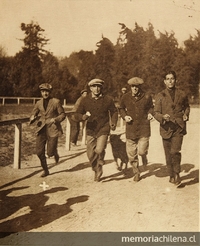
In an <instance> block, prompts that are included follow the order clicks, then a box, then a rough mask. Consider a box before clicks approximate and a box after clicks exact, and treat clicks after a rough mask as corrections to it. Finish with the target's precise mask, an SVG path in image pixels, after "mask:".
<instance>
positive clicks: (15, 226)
mask: <svg viewBox="0 0 200 246" xmlns="http://www.w3.org/2000/svg"><path fill="white" fill-rule="evenodd" d="M26 188H28V187H27V186H26V187H17V188H12V189H8V190H3V191H1V192H0V197H1V200H2V201H1V203H0V207H1V215H0V219H5V218H7V217H8V216H10V215H12V214H14V213H15V212H17V211H18V210H20V209H22V208H24V207H27V206H28V207H29V208H30V210H31V211H29V212H27V213H26V214H23V215H20V216H17V217H15V218H13V219H9V220H7V221H5V222H2V223H0V232H1V237H4V236H7V235H9V234H12V233H14V232H20V231H30V230H32V229H35V228H38V227H41V226H43V225H46V224H48V223H51V222H53V221H54V220H56V219H59V218H61V217H62V216H65V215H67V214H68V213H70V212H72V211H73V210H72V208H71V206H72V205H73V204H77V203H81V202H86V201H87V200H88V198H89V196H87V195H82V196H77V197H72V198H68V199H66V202H65V203H64V204H61V205H59V204H50V205H45V204H46V202H47V201H48V200H49V196H48V194H50V193H57V192H59V191H65V190H68V188H65V187H58V188H52V189H50V190H46V191H43V192H40V193H37V194H26V195H22V196H8V194H9V193H11V192H12V191H14V190H19V189H26ZM63 199H64V198H63ZM64 200H65V199H64ZM4 232H5V233H4Z"/></svg>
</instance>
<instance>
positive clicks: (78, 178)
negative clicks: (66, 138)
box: [0, 108, 199, 245]
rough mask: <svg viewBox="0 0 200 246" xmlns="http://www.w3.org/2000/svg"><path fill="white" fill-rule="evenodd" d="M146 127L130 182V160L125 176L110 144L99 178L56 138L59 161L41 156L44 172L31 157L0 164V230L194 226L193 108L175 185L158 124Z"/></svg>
mask: <svg viewBox="0 0 200 246" xmlns="http://www.w3.org/2000/svg"><path fill="white" fill-rule="evenodd" d="M151 126H152V136H151V139H150V148H149V155H148V161H149V163H148V165H147V167H146V168H143V167H142V166H140V169H141V180H140V181H139V182H137V183H135V182H134V181H133V177H132V172H131V167H130V166H129V167H128V168H129V169H128V172H127V174H126V175H124V173H123V172H120V171H118V170H117V169H116V167H115V164H114V161H113V156H112V153H111V147H110V144H109V143H108V146H107V150H106V157H105V160H106V163H105V165H104V167H103V176H102V179H101V181H100V182H98V183H97V182H94V181H93V179H94V173H93V171H92V170H91V167H90V166H89V163H88V159H87V156H86V148H85V146H81V145H79V146H78V147H73V149H71V150H70V151H67V150H66V149H65V146H64V145H63V144H60V145H59V148H58V150H59V153H60V162H59V163H58V164H57V165H55V163H54V159H52V158H50V159H48V165H49V170H50V175H49V176H47V177H45V178H41V177H40V175H41V167H40V165H39V162H38V159H37V157H36V156H35V155H32V156H30V157H29V159H28V160H26V161H23V162H22V167H21V169H13V167H12V165H8V166H1V167H0V204H1V205H0V232H20V231H26V232H27V231H29V232H149V231H151V232H162V231H164V232H198V231H199V109H198V108H193V109H192V110H191V116H190V121H189V123H188V127H187V130H188V134H187V135H186V136H185V137H184V142H183V147H182V165H181V168H182V171H181V174H180V175H181V179H182V184H181V185H180V186H179V187H176V186H174V185H173V184H171V183H169V177H168V176H167V172H166V166H165V158H164V152H163V147H162V142H161V137H160V135H159V125H158V123H157V122H156V121H155V120H153V121H152V123H151ZM122 132H124V130H123V129H120V128H118V129H117V130H116V133H122ZM122 139H125V136H124V134H123V135H122ZM140 165H141V164H140ZM43 182H45V183H44V184H45V185H48V187H46V188H45V187H42V184H43ZM15 235H16V234H15V233H14V234H10V235H9V234H8V235H7V237H4V238H2V239H0V245H3V244H4V245H5V240H6V241H7V242H9V240H10V241H12V240H13V237H14V236H15ZM1 240H3V244H1Z"/></svg>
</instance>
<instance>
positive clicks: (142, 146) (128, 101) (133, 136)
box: [119, 77, 153, 182]
mask: <svg viewBox="0 0 200 246" xmlns="http://www.w3.org/2000/svg"><path fill="white" fill-rule="evenodd" d="M143 83H144V81H143V79H141V78H138V77H133V78H131V79H129V80H128V85H129V86H130V87H131V91H130V92H127V93H126V94H124V95H123V96H122V98H121V101H120V106H119V112H120V115H121V117H122V118H123V119H124V120H125V122H126V151H127V155H128V158H129V162H130V164H131V165H132V168H133V173H134V179H133V180H134V181H136V182H138V181H139V180H140V171H139V157H138V155H140V156H141V157H142V163H143V165H144V166H145V165H147V163H148V161H147V153H148V147H149V137H150V133H151V132H150V119H151V118H153V117H152V114H153V101H152V98H151V96H150V95H148V94H146V93H144V92H143V90H142V88H141V85H142V84H143Z"/></svg>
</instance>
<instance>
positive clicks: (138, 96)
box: [127, 91, 145, 101]
mask: <svg viewBox="0 0 200 246" xmlns="http://www.w3.org/2000/svg"><path fill="white" fill-rule="evenodd" d="M127 94H129V95H130V97H131V99H135V100H136V101H138V100H140V99H141V98H143V97H144V95H145V94H144V92H143V91H140V92H139V94H138V95H137V96H133V95H132V92H131V91H129V92H128V93H127Z"/></svg>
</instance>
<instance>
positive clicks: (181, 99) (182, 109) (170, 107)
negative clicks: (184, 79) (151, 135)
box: [154, 89, 190, 139]
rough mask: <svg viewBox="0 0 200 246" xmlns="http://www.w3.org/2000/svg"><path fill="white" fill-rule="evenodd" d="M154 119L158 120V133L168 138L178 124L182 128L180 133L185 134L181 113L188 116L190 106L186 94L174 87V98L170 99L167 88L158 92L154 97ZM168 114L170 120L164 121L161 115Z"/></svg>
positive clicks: (184, 123) (184, 124)
mask: <svg viewBox="0 0 200 246" xmlns="http://www.w3.org/2000/svg"><path fill="white" fill-rule="evenodd" d="M154 111H155V115H154V117H155V119H156V120H157V121H159V122H160V135H161V136H162V137H163V138H165V139H168V138H170V137H171V136H172V134H173V132H174V130H175V129H176V124H178V125H179V126H180V127H181V128H182V129H183V130H182V133H183V134H186V122H185V121H183V115H184V114H185V115H187V116H188V118H189V113H190V106H189V103H188V97H187V95H186V94H185V93H184V92H183V91H181V90H179V89H175V98H174V101H173V100H172V98H171V96H170V94H169V91H168V89H165V90H163V91H161V92H160V93H158V95H157V96H156V98H155V108H154ZM165 114H169V115H170V121H169V122H165V121H164V120H163V118H162V117H163V115H165Z"/></svg>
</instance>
